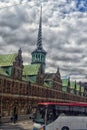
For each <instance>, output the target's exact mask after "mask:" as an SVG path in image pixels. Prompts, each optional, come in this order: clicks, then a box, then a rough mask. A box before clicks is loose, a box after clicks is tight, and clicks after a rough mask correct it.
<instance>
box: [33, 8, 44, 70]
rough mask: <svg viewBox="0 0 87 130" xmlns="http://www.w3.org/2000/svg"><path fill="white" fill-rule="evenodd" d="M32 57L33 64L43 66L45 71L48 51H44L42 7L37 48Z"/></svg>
mask: <svg viewBox="0 0 87 130" xmlns="http://www.w3.org/2000/svg"><path fill="white" fill-rule="evenodd" d="M31 55H32V62H31V64H41V65H42V67H43V70H44V71H45V58H46V51H45V50H44V49H43V46H42V7H41V13H40V22H39V30H38V38H37V48H36V49H35V50H34V51H33V52H32V54H31Z"/></svg>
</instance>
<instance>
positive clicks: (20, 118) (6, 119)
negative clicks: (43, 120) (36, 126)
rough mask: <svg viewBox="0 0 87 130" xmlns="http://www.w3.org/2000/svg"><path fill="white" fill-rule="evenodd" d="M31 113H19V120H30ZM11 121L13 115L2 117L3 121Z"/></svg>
mask: <svg viewBox="0 0 87 130" xmlns="http://www.w3.org/2000/svg"><path fill="white" fill-rule="evenodd" d="M31 116H32V115H31V114H27V115H19V116H18V121H25V120H30V117H31ZM10 122H11V116H8V117H2V118H1V123H10Z"/></svg>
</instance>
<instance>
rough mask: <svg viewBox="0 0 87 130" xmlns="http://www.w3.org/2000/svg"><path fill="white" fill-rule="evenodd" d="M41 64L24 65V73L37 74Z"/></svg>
mask: <svg viewBox="0 0 87 130" xmlns="http://www.w3.org/2000/svg"><path fill="white" fill-rule="evenodd" d="M39 68H40V64H32V65H24V69H23V75H37V74H38V70H39Z"/></svg>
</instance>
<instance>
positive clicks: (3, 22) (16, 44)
mask: <svg viewBox="0 0 87 130" xmlns="http://www.w3.org/2000/svg"><path fill="white" fill-rule="evenodd" d="M41 4H42V7H43V8H42V36H43V39H42V40H43V48H44V49H45V50H46V51H47V52H48V53H47V58H46V71H48V72H56V70H57V67H58V66H59V68H60V73H61V76H65V75H67V76H70V77H71V79H72V80H77V81H87V0H0V54H4V53H14V52H17V50H18V49H19V48H20V47H21V48H22V50H23V59H24V63H25V64H30V63H31V52H32V51H33V50H34V49H35V48H36V42H37V34H38V24H39V15H40V6H41ZM13 5H15V6H13Z"/></svg>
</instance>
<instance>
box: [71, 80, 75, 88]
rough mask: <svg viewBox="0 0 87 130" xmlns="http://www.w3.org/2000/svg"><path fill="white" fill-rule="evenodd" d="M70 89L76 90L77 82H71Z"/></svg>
mask: <svg viewBox="0 0 87 130" xmlns="http://www.w3.org/2000/svg"><path fill="white" fill-rule="evenodd" d="M70 88H72V89H74V88H75V82H72V81H71V82H70Z"/></svg>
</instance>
